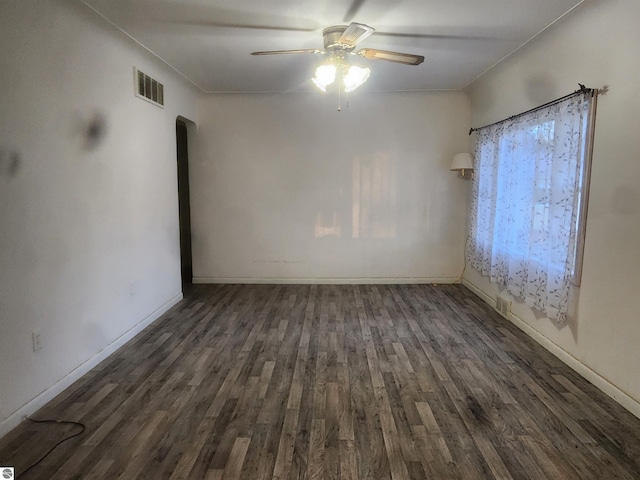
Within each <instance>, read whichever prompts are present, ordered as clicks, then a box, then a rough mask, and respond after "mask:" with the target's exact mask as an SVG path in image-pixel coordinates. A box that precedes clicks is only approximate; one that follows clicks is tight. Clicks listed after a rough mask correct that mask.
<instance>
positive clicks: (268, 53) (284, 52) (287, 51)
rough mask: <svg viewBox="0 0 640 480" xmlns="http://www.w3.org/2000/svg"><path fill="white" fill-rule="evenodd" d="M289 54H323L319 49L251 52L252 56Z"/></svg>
mask: <svg viewBox="0 0 640 480" xmlns="http://www.w3.org/2000/svg"><path fill="white" fill-rule="evenodd" d="M289 53H323V52H322V50H318V49H317V48H307V49H302V50H266V51H264V52H251V55H280V54H289Z"/></svg>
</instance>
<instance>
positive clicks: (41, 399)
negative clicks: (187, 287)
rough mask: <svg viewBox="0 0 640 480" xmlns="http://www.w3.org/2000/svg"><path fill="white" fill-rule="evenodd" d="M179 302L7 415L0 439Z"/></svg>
mask: <svg viewBox="0 0 640 480" xmlns="http://www.w3.org/2000/svg"><path fill="white" fill-rule="evenodd" d="M180 300H182V293H179V294H178V295H176V296H175V297H173V298H172V299H171V300H169V301H168V302H166V303H165V304H164V305H162V306H161V307H160V308H158V309H157V310H156V311H154V312H153V313H151V314H150V315H148V316H146V317H145V318H143V319H142V320H141V321H140V322H138V323H137V324H136V325H135V326H133V327H132V328H131V329H130V330H128V331H127V332H125V333H123V334H122V335H121V336H119V337H118V338H116V339H115V340H114V341H113V342H111V343H110V344H109V345H107V346H106V347H105V348H103V349H102V350H100V351H99V352H98V353H96V354H95V355H94V356H93V357H91V358H90V359H89V360H87V361H86V362H84V363H82V364H81V365H79V366H77V367H76V368H75V369H73V370H72V371H71V372H69V373H68V374H67V375H66V376H65V377H64V378H62V379H60V380H59V381H58V382H56V383H55V384H53V385H52V386H51V387H49V388H47V389H46V390H45V391H44V392H42V393H40V394H39V395H37V396H36V397H35V398H33V399H32V400H30V401H29V402H27V403H26V404H25V405H23V406H22V407H20V408H19V409H18V410H16V411H15V412H13V413H12V414H11V415H9V416H8V417H7V418H6V419H4V420H3V421H2V422H1V423H0V438H2V437H3V436H4V435H6V434H7V433H9V432H10V431H11V430H13V429H14V428H15V427H17V426H18V425H19V424H20V422H22V420H23V418H24V417H28V416H31V415H32V414H33V413H35V412H37V411H38V410H39V409H41V408H42V407H44V406H45V405H46V404H47V403H48V402H50V401H51V400H53V399H54V398H55V397H56V396H57V395H59V394H60V393H62V392H63V391H64V390H65V389H66V388H68V387H70V386H71V385H72V384H73V383H74V382H76V381H77V380H79V379H80V377H82V376H83V375H84V374H86V373H88V372H89V371H90V370H91V369H92V368H94V367H95V366H96V365H98V364H99V363H100V362H102V361H103V360H105V359H106V358H108V357H109V356H110V355H111V354H113V353H114V352H115V351H116V350H118V349H119V348H120V347H122V346H123V345H124V344H125V343H127V342H128V341H129V340H131V339H132V338H133V337H135V336H136V335H137V334H138V333H140V332H141V331H142V330H144V329H145V328H146V327H148V326H149V325H150V324H152V323H153V322H154V321H155V320H157V319H158V318H160V316H162V315H163V314H164V313H165V312H167V311H168V310H169V309H170V308H171V307H173V306H174V305H175V304H177V303H178V302H179V301H180Z"/></svg>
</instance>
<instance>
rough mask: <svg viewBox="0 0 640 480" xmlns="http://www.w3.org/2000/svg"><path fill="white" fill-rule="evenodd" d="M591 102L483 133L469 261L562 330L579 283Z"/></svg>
mask: <svg viewBox="0 0 640 480" xmlns="http://www.w3.org/2000/svg"><path fill="white" fill-rule="evenodd" d="M592 101H593V100H592V97H591V95H590V94H581V95H575V96H572V97H570V98H568V99H565V100H563V101H561V102H559V103H556V104H554V105H551V106H549V107H544V108H542V109H538V110H536V111H534V112H532V113H528V114H525V115H522V116H519V117H516V118H513V119H510V120H506V121H504V122H501V123H499V124H495V125H492V126H488V127H485V128H482V129H480V130H479V131H478V133H477V142H476V150H475V166H474V167H475V178H474V181H473V187H472V191H473V194H472V201H471V212H470V231H469V242H468V248H467V260H468V262H469V264H470V265H472V266H473V267H474V268H475V269H476V270H478V271H479V272H480V273H482V274H483V275H486V276H488V277H489V278H490V279H491V280H492V281H494V282H497V283H498V284H500V285H502V286H504V287H506V290H507V291H508V292H509V293H510V294H512V295H513V296H515V297H519V298H521V299H523V300H524V302H525V303H526V304H527V305H528V306H530V307H532V308H534V309H536V310H538V311H540V312H542V313H544V314H545V315H546V316H547V317H548V318H550V319H553V320H554V321H556V322H557V323H558V324H564V323H566V321H567V317H568V315H569V314H570V313H571V312H570V297H572V296H573V295H575V293H576V292H575V289H576V288H577V284H578V281H577V280H578V278H577V276H576V269H577V268H578V267H579V265H578V263H579V260H580V252H579V251H578V245H580V244H581V242H579V241H578V240H579V237H580V229H581V228H582V224H583V221H582V220H581V217H583V215H582V209H583V208H584V206H585V205H584V202H585V197H586V195H585V194H586V192H585V185H586V183H587V182H586V172H587V168H586V167H587V162H586V159H587V157H588V155H587V153H588V150H589V148H588V147H589V145H590V143H589V138H588V136H589V130H590V128H589V125H590V122H589V117H590V111H591V109H590V103H591V102H592ZM578 270H579V268H578Z"/></svg>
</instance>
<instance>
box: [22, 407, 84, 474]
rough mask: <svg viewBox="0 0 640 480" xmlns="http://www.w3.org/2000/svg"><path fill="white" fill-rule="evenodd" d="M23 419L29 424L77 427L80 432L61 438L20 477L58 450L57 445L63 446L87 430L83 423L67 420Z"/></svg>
mask: <svg viewBox="0 0 640 480" xmlns="http://www.w3.org/2000/svg"><path fill="white" fill-rule="evenodd" d="M24 418H25V419H27V420H29V421H30V422H33V423H59V424H62V425H75V426H77V427H80V428H81V429H82V430H80V431H79V432H77V433H74V434H73V435H69V436H68V437H66V438H63V439H62V440H60V441H59V442H58V443H56V444H55V445H54V446H53V447H51V449H50V450H49V451H48V452H47V453H45V454H44V455H43V456H42V457H40V459H39V460H38V461H37V462H35V463H34V464H32V465H30V466H29V467H28V468H27V469H26V470H25V471H24V472H22V473H21V474H20V476H22V475H25V474H26V473H27V472H28V471H29V470H31V469H32V468H34V467H36V466H37V465H38V464H40V462H42V461H43V460H44V459H45V458H47V456H49V454H50V453H51V452H53V451H54V450H55V449H56V448H58V446H59V445H61V444H63V443H64V442H66V441H67V440H71V439H72V438H75V437H77V436H78V435H82V433H83V432H84V431H85V429H86V428H87V427H86V425H85V424H84V423H81V422H72V421H69V420H34V419H32V418H29V417H24Z"/></svg>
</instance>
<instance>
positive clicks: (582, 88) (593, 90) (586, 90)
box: [469, 83, 598, 135]
mask: <svg viewBox="0 0 640 480" xmlns="http://www.w3.org/2000/svg"><path fill="white" fill-rule="evenodd" d="M578 85H579V86H580V88H579V89H578V90H576V91H575V92H573V93H570V94H568V95H565V96H563V97H560V98H556V99H555V100H551V101H550V102H547V103H545V104H542V105H540V106H537V107H534V108H531V109H529V110H527V111H526V112H522V113H518V114H516V115H511V116H510V117H507V118H505V119H503V120H499V121H497V122H493V123H490V124H488V125H484V126H482V127H477V128H471V129H469V135H471V134H472V133H473V132H477V131H478V130H482V129H483V128H487V127H492V126H493V125H497V124H499V123H502V122H506V121H507V120H512V119H514V118H518V117H521V116H522V115H526V114H527V113H532V112H535V111H537V110H540V109H541V108H545V107H548V106H550V105H554V104H556V103H558V102H561V101H562V100H566V99H567V98H571V97H573V96H574V95H579V94H584V93H591V94H592V95H594V94H597V93H598V89H596V88H587V87H585V86H584V85H582V84H581V83H579V84H578Z"/></svg>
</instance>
